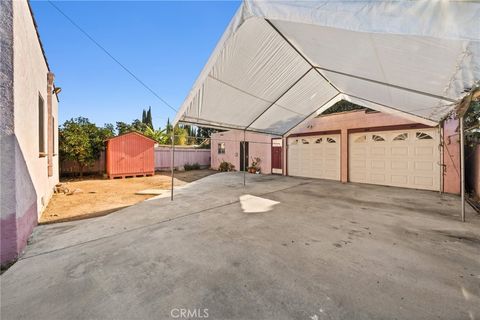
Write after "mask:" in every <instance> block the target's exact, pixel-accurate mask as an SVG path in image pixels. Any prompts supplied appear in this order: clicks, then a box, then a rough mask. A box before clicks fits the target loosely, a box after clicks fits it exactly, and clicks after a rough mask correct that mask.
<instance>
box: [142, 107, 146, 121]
mask: <svg viewBox="0 0 480 320" xmlns="http://www.w3.org/2000/svg"><path fill="white" fill-rule="evenodd" d="M146 121H147V112H146V111H145V109H143V112H142V122H143V123H145V124H146Z"/></svg>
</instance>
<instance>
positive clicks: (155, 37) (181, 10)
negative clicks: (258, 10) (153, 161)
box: [31, 1, 240, 128]
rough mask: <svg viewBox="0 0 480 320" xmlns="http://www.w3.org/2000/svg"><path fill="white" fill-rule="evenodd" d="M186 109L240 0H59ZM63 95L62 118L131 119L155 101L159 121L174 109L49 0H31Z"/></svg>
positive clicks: (128, 64)
mask: <svg viewBox="0 0 480 320" xmlns="http://www.w3.org/2000/svg"><path fill="white" fill-rule="evenodd" d="M55 4H56V5H57V6H58V7H59V8H60V9H61V10H62V11H63V12H64V13H66V14H67V15H68V16H69V17H70V18H71V19H73V20H74V21H75V22H76V23H77V24H78V25H80V26H81V27H82V28H83V29H84V30H85V31H86V32H88V33H89V34H90V35H91V36H92V37H93V38H95V40H96V41H97V42H99V43H100V44H101V45H102V46H103V47H104V48H106V49H107V50H108V51H109V52H110V53H111V54H112V55H113V56H114V57H116V58H117V59H118V60H119V61H120V62H121V63H122V64H124V65H125V66H126V67H127V68H129V69H130V70H131V71H132V72H133V73H134V74H135V75H136V76H137V77H139V78H140V79H141V80H142V81H143V82H145V83H146V84H147V85H148V86H150V87H151V88H152V89H153V90H154V91H155V92H156V93H157V94H158V95H160V96H161V97H162V98H163V99H165V100H166V101H167V102H168V103H169V104H170V105H172V106H173V107H174V108H176V109H178V107H179V106H180V104H181V103H182V102H183V99H184V98H185V96H186V95H187V93H188V92H189V90H190V89H191V87H192V85H193V83H194V81H195V79H196V78H197V76H198V74H199V73H200V71H201V70H202V68H203V66H204V65H205V63H206V61H207V60H208V57H209V56H210V54H211V52H212V51H213V49H214V48H215V45H216V44H217V42H218V40H219V39H220V37H221V35H222V34H223V31H224V30H225V28H226V27H227V25H228V23H229V22H230V20H231V18H232V17H233V15H234V14H235V12H236V10H237V9H238V7H239V5H240V2H238V1H225V2H198V1H195V2H162V1H145V2H138V1H135V2H127V1H105V2H100V1H79V2H72V1H55ZM31 5H32V8H33V11H34V14H35V18H36V20H37V23H38V27H39V31H40V37H41V39H42V42H43V46H44V48H45V51H46V54H47V58H48V62H49V64H50V68H51V69H52V71H53V72H54V73H55V84H56V85H57V86H59V87H61V88H62V92H61V93H60V95H59V98H60V105H59V107H60V111H59V120H60V123H63V122H64V121H65V120H68V119H70V118H72V117H78V116H83V117H87V118H89V119H90V120H91V121H93V122H95V123H97V125H103V124H104V123H115V122H116V121H125V122H130V121H132V120H133V119H135V118H141V113H142V109H143V108H148V106H151V107H152V115H153V122H154V126H155V127H157V128H158V127H159V126H162V127H163V126H164V125H165V122H166V120H167V118H168V117H170V119H172V118H173V117H174V114H175V113H174V112H173V111H172V110H171V109H169V108H168V107H167V106H165V105H164V104H163V103H162V102H160V101H159V100H158V99H157V98H156V97H155V96H154V95H152V94H151V93H150V92H148V91H147V90H146V89H145V88H144V87H142V86H141V85H140V84H139V83H138V82H136V81H135V80H134V79H133V78H132V77H131V76H130V75H129V74H128V73H127V72H125V71H124V70H123V69H122V68H121V67H120V66H118V65H117V64H116V63H115V62H114V61H112V60H111V59H110V58H109V57H108V56H107V55H106V54H105V53H104V52H102V51H101V50H100V49H99V48H98V47H96V46H95V44H93V43H92V42H91V41H90V40H89V39H88V38H87V37H86V36H85V35H83V34H82V33H81V32H80V31H79V30H78V29H76V28H75V27H74V26H73V25H72V24H71V23H70V22H68V20H66V19H65V17H63V16H62V15H61V14H60V13H59V12H58V11H56V10H55V9H54V8H53V7H52V6H51V5H50V4H49V3H48V2H46V1H32V2H31Z"/></svg>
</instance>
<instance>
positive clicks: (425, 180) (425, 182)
mask: <svg viewBox="0 0 480 320" xmlns="http://www.w3.org/2000/svg"><path fill="white" fill-rule="evenodd" d="M414 181H415V185H417V186H419V187H431V186H433V178H432V177H422V176H416V177H415V178H414Z"/></svg>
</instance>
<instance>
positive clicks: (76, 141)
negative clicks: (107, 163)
mask: <svg viewBox="0 0 480 320" xmlns="http://www.w3.org/2000/svg"><path fill="white" fill-rule="evenodd" d="M113 136H114V132H113V125H107V126H105V127H103V128H102V127H97V126H96V125H95V124H94V123H91V122H90V121H89V120H88V119H87V118H83V117H78V118H72V119H71V120H67V121H65V123H64V124H63V125H62V126H61V127H60V128H59V134H58V137H59V151H60V158H61V159H62V160H63V159H65V160H72V161H75V162H76V163H77V165H78V167H79V169H80V176H81V177H82V176H83V169H84V168H85V167H86V166H89V165H91V164H93V163H94V161H95V160H96V159H98V157H99V156H100V152H101V151H102V150H104V148H105V140H106V139H108V138H111V137H113Z"/></svg>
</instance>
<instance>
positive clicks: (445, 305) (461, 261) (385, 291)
mask: <svg viewBox="0 0 480 320" xmlns="http://www.w3.org/2000/svg"><path fill="white" fill-rule="evenodd" d="M247 178H248V179H247V186H246V187H245V188H244V187H243V183H242V182H243V177H242V174H239V173H225V174H216V175H213V176H210V177H207V178H204V179H202V180H199V181H196V182H194V183H192V184H190V185H189V186H188V187H186V188H182V189H181V190H178V191H177V195H176V198H175V201H174V202H170V199H169V198H167V197H165V198H159V199H154V200H150V201H146V202H144V203H141V204H138V205H135V206H132V207H130V208H127V209H124V210H122V211H119V212H117V213H114V214H111V215H109V216H104V217H101V218H95V219H90V220H84V221H76V222H68V223H61V224H56V225H45V226H40V227H37V228H36V230H35V233H34V237H33V239H32V241H31V244H29V246H28V247H27V250H26V252H25V255H24V256H23V257H22V259H21V260H20V261H18V262H17V263H16V264H15V265H13V266H12V267H11V268H10V269H9V270H7V271H6V272H5V273H4V274H3V275H2V276H1V316H2V317H1V318H2V319H186V318H189V319H205V318H207V316H208V319H246V320H247V319H248V320H252V319H312V320H316V319H479V318H480V217H479V216H478V215H476V214H475V213H473V211H472V210H470V208H468V210H467V219H468V222H467V223H461V222H459V219H458V214H459V198H458V197H455V196H450V195H439V194H438V193H435V192H429V191H417V190H408V189H400V188H389V187H379V186H372V185H362V184H341V183H339V182H333V181H325V180H309V179H299V178H291V177H280V176H256V175H247ZM166 196H167V195H166ZM182 309H183V310H182ZM205 309H208V310H205Z"/></svg>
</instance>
